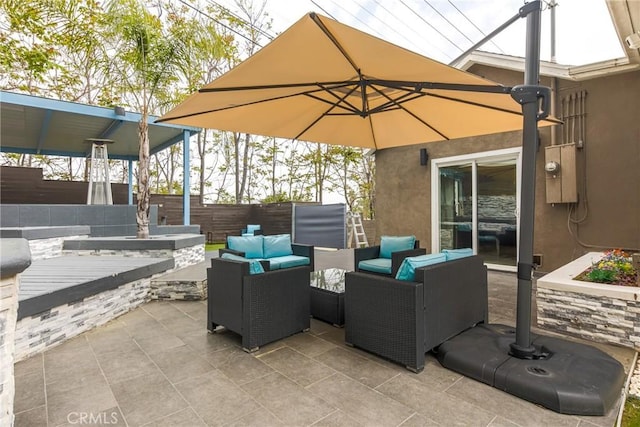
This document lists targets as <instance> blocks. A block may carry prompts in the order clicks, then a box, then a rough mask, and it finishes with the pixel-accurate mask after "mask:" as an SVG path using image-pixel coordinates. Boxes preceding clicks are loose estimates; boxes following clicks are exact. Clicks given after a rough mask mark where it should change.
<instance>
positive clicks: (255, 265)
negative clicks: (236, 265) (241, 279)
mask: <svg viewBox="0 0 640 427" xmlns="http://www.w3.org/2000/svg"><path fill="white" fill-rule="evenodd" d="M220 258H222V259H232V260H234V261H242V262H248V263H249V274H260V273H264V268H263V267H262V264H260V261H258V260H255V259H254V260H250V259H246V258H243V257H241V256H239V255H236V254H230V253H228V252H227V253H224V254H222V256H221V257H220Z"/></svg>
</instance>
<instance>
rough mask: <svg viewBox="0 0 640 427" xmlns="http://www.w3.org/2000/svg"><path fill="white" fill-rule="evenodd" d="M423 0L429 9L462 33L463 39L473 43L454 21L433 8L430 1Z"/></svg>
mask: <svg viewBox="0 0 640 427" xmlns="http://www.w3.org/2000/svg"><path fill="white" fill-rule="evenodd" d="M423 1H424V2H425V3H426V4H427V6H429V7H430V8H431V9H433V11H434V12H435V13H437V14H438V15H439V16H440V17H441V18H442V19H444V20H445V21H447V24H449V25H451V26H452V27H453V28H454V29H455V30H456V31H457V32H459V33H460V34H462V36H463V37H464V38H465V39H467V40H469V41H470V42H471V44H473V40H471V39H470V38H469V37H468V36H467V35H466V34H465V33H463V32H462V31H461V30H460V29H459V28H458V27H457V26H456V25H455V24H454V23H452V22H451V21H449V20H448V19H447V17H446V16H444V15H443V14H442V13H440V11H439V10H438V9H436V8H435V7H434V6H433V5H432V4H431V3H429V1H428V0H423Z"/></svg>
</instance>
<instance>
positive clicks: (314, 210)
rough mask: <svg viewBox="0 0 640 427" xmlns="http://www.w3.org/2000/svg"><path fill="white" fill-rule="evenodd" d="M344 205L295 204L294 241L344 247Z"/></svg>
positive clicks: (320, 245)
mask: <svg viewBox="0 0 640 427" xmlns="http://www.w3.org/2000/svg"><path fill="white" fill-rule="evenodd" d="M345 215H346V207H345V205H344V203H339V204H335V205H295V206H294V212H293V229H294V241H295V242H296V243H303V244H307V245H314V246H317V247H325V248H338V249H344V248H345V247H346V240H347V238H346V219H345Z"/></svg>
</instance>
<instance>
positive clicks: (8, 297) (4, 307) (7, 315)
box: [0, 238, 31, 426]
mask: <svg viewBox="0 0 640 427" xmlns="http://www.w3.org/2000/svg"><path fill="white" fill-rule="evenodd" d="M0 252H2V257H1V258H0V426H12V425H13V421H14V414H13V399H14V395H15V379H14V373H13V364H14V361H15V345H14V340H15V333H16V319H17V314H18V290H19V286H20V278H19V274H20V273H22V272H23V271H24V270H25V269H26V268H27V267H28V266H29V264H31V254H30V253H29V244H28V243H27V241H26V240H25V239H7V238H4V239H0Z"/></svg>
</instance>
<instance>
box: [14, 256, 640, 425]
mask: <svg viewBox="0 0 640 427" xmlns="http://www.w3.org/2000/svg"><path fill="white" fill-rule="evenodd" d="M343 258H344V257H340V255H339V254H330V256H328V257H326V258H325V259H323V257H322V256H320V257H318V256H316V262H317V263H318V261H319V265H320V266H321V267H319V268H323V267H322V265H323V264H322V263H323V262H325V261H326V260H328V261H326V262H328V263H333V262H336V259H341V260H342V261H341V262H345V261H344V259H343ZM347 262H348V261H347ZM489 281H490V320H491V321H494V322H495V321H500V322H503V323H508V324H513V321H514V320H513V311H514V310H513V308H514V307H515V292H516V286H515V276H514V275H513V274H510V273H496V272H490V274H489ZM204 319H206V301H174V302H167V301H153V302H150V303H147V304H145V305H143V306H141V307H139V308H137V309H136V310H134V311H132V312H129V313H127V314H125V315H124V316H121V317H119V318H118V319H115V320H113V321H111V322H109V323H108V324H106V325H104V326H102V327H99V328H97V329H95V330H93V331H89V332H87V333H84V334H82V335H80V336H78V337H76V338H74V339H72V340H70V341H68V342H66V343H63V344H61V345H60V346H58V347H56V348H53V349H51V350H49V351H47V352H44V353H42V354H38V355H36V356H33V357H32V358H30V359H27V360H25V361H22V362H19V363H17V364H16V396H15V412H16V421H15V426H16V427H25V426H26V427H30V426H37V427H40V426H48V427H57V426H60V425H69V424H74V422H75V423H77V421H78V420H77V416H78V414H81V413H89V414H91V415H93V416H94V417H103V418H102V421H103V422H102V424H110V425H123V426H142V425H147V426H179V425H184V426H205V425H209V426H218V425H221V426H222V425H224V426H227V425H237V426H254V425H255V426H279V425H283V426H311V425H313V426H357V425H363V426H400V425H402V426H403V427H406V426H415V425H421V426H424V425H443V426H449V425H477V426H492V427H495V426H539V425H550V426H565V425H566V426H576V427H586V426H611V425H613V424H614V423H615V419H616V416H617V411H618V408H614V409H613V410H612V411H611V412H610V414H608V415H607V416H606V417H576V416H569V415H561V414H557V413H555V412H552V411H549V410H546V409H544V408H541V407H539V406H536V405H534V404H531V403H529V402H526V401H524V400H522V399H518V398H515V397H513V396H511V395H509V394H506V393H503V392H501V391H499V390H496V389H494V388H491V387H489V386H486V385H484V384H482V383H479V382H476V381H473V380H470V379H468V378H464V377H463V376H461V375H459V374H457V373H455V372H452V371H449V370H447V369H445V368H442V367H441V366H440V365H439V364H438V362H437V360H436V359H435V358H434V357H433V356H429V357H428V358H427V364H426V366H425V369H424V371H423V372H421V373H419V374H414V373H412V372H409V371H407V370H406V369H404V368H403V367H401V366H399V365H396V364H394V363H391V362H389V361H386V360H383V359H380V358H379V357H377V356H375V355H372V354H369V353H366V352H364V351H362V350H359V349H357V348H352V347H349V346H346V345H345V344H344V329H341V328H335V327H333V326H331V325H329V324H327V323H324V322H321V321H319V320H316V319H311V330H310V331H309V332H306V333H300V334H296V335H294V336H291V337H289V338H286V339H283V340H280V341H278V342H276V343H272V344H269V345H266V346H264V347H262V348H260V350H259V351H258V352H256V353H253V354H247V353H245V352H243V351H242V350H241V347H240V344H241V342H240V338H239V337H238V336H237V335H235V334H233V333H230V332H224V331H223V332H221V333H217V334H213V335H211V334H208V333H207V332H206V330H205V326H206V325H205V320H204ZM545 333H546V332H545ZM594 345H596V346H598V347H599V348H601V349H603V350H605V351H607V352H609V353H610V354H612V355H613V356H614V357H616V358H618V359H619V360H620V361H621V362H622V363H623V364H624V366H625V367H626V369H627V370H628V369H629V368H630V365H631V361H632V358H633V354H634V352H633V351H632V350H630V349H625V348H621V347H613V346H607V345H601V344H594ZM74 417H76V418H74ZM104 421H107V422H104Z"/></svg>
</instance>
